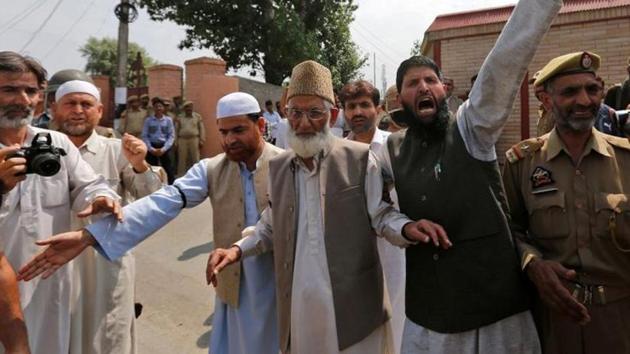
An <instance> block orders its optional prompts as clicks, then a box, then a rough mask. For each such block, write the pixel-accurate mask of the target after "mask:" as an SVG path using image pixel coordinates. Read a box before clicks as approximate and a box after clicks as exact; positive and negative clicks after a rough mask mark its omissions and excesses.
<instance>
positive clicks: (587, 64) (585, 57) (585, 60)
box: [580, 52, 593, 69]
mask: <svg viewBox="0 0 630 354" xmlns="http://www.w3.org/2000/svg"><path fill="white" fill-rule="evenodd" d="M580 66H582V69H590V68H591V66H593V58H591V56H590V55H589V54H588V53H586V52H585V53H583V54H582V58H581V59H580Z"/></svg>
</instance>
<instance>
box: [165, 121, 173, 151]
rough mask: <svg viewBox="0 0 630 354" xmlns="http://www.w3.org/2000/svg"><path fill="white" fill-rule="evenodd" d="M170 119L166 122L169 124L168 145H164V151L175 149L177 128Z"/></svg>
mask: <svg viewBox="0 0 630 354" xmlns="http://www.w3.org/2000/svg"><path fill="white" fill-rule="evenodd" d="M168 118H169V119H168V120H167V121H166V122H167V123H166V124H168V133H167V135H166V143H165V144H164V149H163V150H164V151H167V150H170V149H171V147H173V143H174V142H175V126H174V125H173V120H172V119H171V118H170V117H168Z"/></svg>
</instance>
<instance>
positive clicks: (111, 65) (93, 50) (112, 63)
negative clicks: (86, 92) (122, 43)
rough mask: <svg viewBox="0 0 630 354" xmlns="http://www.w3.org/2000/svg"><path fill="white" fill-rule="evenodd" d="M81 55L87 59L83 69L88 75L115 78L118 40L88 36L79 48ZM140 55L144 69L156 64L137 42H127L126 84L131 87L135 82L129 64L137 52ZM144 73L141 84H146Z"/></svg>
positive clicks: (134, 58) (112, 79)
mask: <svg viewBox="0 0 630 354" xmlns="http://www.w3.org/2000/svg"><path fill="white" fill-rule="evenodd" d="M79 51H80V52H81V56H82V57H84V58H86V59H87V64H86V65H85V71H86V72H87V73H88V74H90V75H108V76H109V78H110V80H111V81H112V83H113V81H114V80H115V79H116V76H117V75H116V73H117V56H118V41H117V40H116V39H114V38H101V39H98V38H95V37H90V38H88V40H87V42H86V43H85V44H84V45H83V46H82V47H81V48H79ZM138 52H139V53H140V54H141V55H142V62H143V63H144V67H145V69H146V68H148V67H150V66H152V65H155V64H157V63H156V61H155V60H153V58H151V57H150V56H149V54H147V51H146V49H144V48H142V47H141V46H140V45H139V44H137V43H133V42H129V46H128V53H129V54H128V55H129V57H128V58H129V60H128V61H127V62H128V64H127V75H128V76H127V79H128V80H127V86H128V87H133V86H134V85H135V82H132V80H130V76H131V74H132V72H131V64H132V63H133V62H134V60H136V56H137V53H138ZM146 80H147V77H146V73H145V75H144V78H143V79H142V85H146Z"/></svg>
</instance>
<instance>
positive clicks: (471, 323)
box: [0, 0, 630, 354]
mask: <svg viewBox="0 0 630 354" xmlns="http://www.w3.org/2000/svg"><path fill="white" fill-rule="evenodd" d="M561 5H562V1H561V0H521V1H520V2H519V3H518V5H517V6H516V8H515V10H514V12H513V14H512V16H511V18H510V20H509V21H508V23H507V24H506V26H505V28H504V29H503V31H502V33H501V35H500V36H499V38H498V40H497V42H496V44H495V46H494V48H493V49H492V50H491V51H490V54H489V55H488V57H487V58H486V59H485V61H484V63H483V65H482V67H481V68H480V70H479V72H478V74H477V75H476V76H475V81H474V84H473V86H472V88H471V90H470V92H469V93H468V95H467V97H466V100H464V101H462V100H460V99H458V98H457V97H455V96H453V87H454V83H453V81H452V80H449V79H447V78H445V77H444V75H443V73H442V71H441V69H440V68H439V67H438V66H437V65H436V63H435V62H434V61H433V60H432V59H430V58H428V57H425V56H413V57H411V58H409V59H407V60H405V61H403V62H402V63H401V64H400V66H399V68H398V70H397V75H396V85H395V86H394V87H392V88H390V89H388V90H387V92H386V93H385V97H384V107H382V105H381V95H380V92H379V91H378V90H377V89H376V88H375V87H374V86H373V85H372V84H370V83H369V82H366V81H363V80H359V81H354V82H350V83H347V84H345V85H344V86H343V87H342V88H341V89H340V90H339V91H337V94H335V91H334V90H333V83H332V75H331V71H330V70H329V68H326V67H325V66H323V65H321V64H319V63H317V62H315V61H311V60H308V61H304V62H302V63H299V64H298V65H296V66H295V67H294V68H293V70H292V74H291V77H290V80H287V82H286V85H285V88H284V92H283V97H282V99H281V101H280V105H279V107H278V106H277V107H276V110H275V111H274V104H273V102H272V101H268V102H266V104H265V109H264V110H262V109H261V107H260V105H259V103H258V101H257V100H256V99H255V98H254V97H253V96H251V95H249V94H246V93H241V92H236V93H231V94H228V95H226V96H224V97H222V98H221V99H220V100H219V101H218V103H217V116H216V119H217V128H218V131H219V138H220V143H221V147H222V149H223V151H224V152H223V153H222V154H219V155H217V156H215V157H213V158H210V159H203V160H201V161H196V160H195V159H194V158H193V159H191V160H190V161H187V162H186V163H185V164H184V165H183V166H185V169H186V171H185V172H184V174H183V175H182V176H181V177H180V178H178V179H176V180H174V181H173V182H172V183H169V184H167V185H162V184H161V181H160V179H159V176H157V174H156V172H155V171H154V170H153V169H152V168H151V166H150V165H149V163H154V164H157V163H160V164H162V166H165V165H168V163H169V160H168V159H169V158H168V157H165V155H167V154H166V152H167V151H168V150H169V148H170V147H171V146H172V145H173V140H174V134H173V130H174V129H175V128H174V124H173V122H172V121H171V120H170V117H171V115H172V113H169V108H168V107H167V105H165V102H164V100H163V99H160V98H154V99H153V101H152V107H149V106H148V97H141V98H136V97H130V102H129V107H128V109H127V112H126V113H125V115H124V119H125V120H124V121H123V125H122V127H123V128H122V129H123V132H125V134H124V135H123V136H122V139H115V138H107V137H103V136H100V135H99V134H97V132H96V128H95V127H96V126H97V124H98V121H99V119H100V116H101V114H102V104H101V103H100V96H99V92H98V90H97V89H96V88H95V87H94V85H93V84H91V83H89V82H87V81H85V80H81V79H75V80H69V81H66V82H64V83H63V84H61V85H60V86H59V87H57V88H56V90H55V94H54V101H52V106H51V107H52V109H51V113H52V115H53V117H54V120H53V121H54V122H55V124H57V130H58V131H49V130H44V129H40V128H36V127H33V126H31V125H30V124H29V123H31V121H32V118H33V110H34V107H35V105H36V104H37V100H38V94H39V91H40V90H42V89H43V87H44V81H45V78H46V72H45V70H44V69H43V68H42V67H41V66H40V65H39V64H38V63H37V62H36V61H34V60H33V59H31V58H28V57H23V56H21V55H19V54H16V53H12V52H0V144H1V148H0V182H1V183H0V187H1V189H2V200H1V206H0V230H2V234H1V236H0V341H1V342H2V344H3V345H4V347H5V350H6V351H7V352H8V353H28V352H29V348H30V352H32V353H64V354H65V353H134V352H135V351H136V348H135V342H134V318H133V316H132V314H133V278H134V274H133V273H134V272H133V265H132V258H131V255H130V251H131V250H132V249H133V248H134V247H135V246H137V245H138V244H139V243H141V242H142V241H143V240H145V239H146V238H148V237H150V236H151V235H153V234H154V233H155V232H156V231H158V230H159V229H160V228H162V227H163V226H165V225H166V224H168V223H169V222H170V221H172V220H173V219H175V218H176V217H177V216H178V215H179V213H181V211H182V210H183V209H184V208H192V207H195V206H197V205H199V204H200V203H202V202H203V201H205V200H206V199H207V198H209V199H210V201H211V203H212V206H213V211H212V212H213V231H214V232H213V237H214V246H215V249H214V250H213V251H212V253H211V254H210V255H209V258H208V264H207V269H206V274H205V276H206V279H207V282H208V284H212V285H213V286H214V287H215V290H216V300H215V308H214V316H213V330H212V335H211V339H210V349H209V350H210V353H221V354H222V353H227V354H238V353H261V354H267V353H273V354H275V353H278V352H281V353H292V354H296V353H297V354H309V353H318V354H319V353H344V354H351V353H361V354H370V353H375V354H390V353H392V354H397V353H405V354H411V353H437V354H441V353H444V354H447V353H471V354H473V353H475V354H477V353H478V354H481V353H497V354H499V353H511V354H516V353H523V354H525V353H541V352H542V353H552V354H553V353H572V354H573V353H576V354H580V353H584V354H590V353H613V354H615V353H619V354H628V353H630V325H629V323H630V322H629V319H630V201H629V200H628V193H625V191H626V187H628V188H630V177H629V176H630V173H628V172H627V171H628V170H629V169H630V141H629V140H628V138H627V136H628V134H630V123H629V122H628V121H627V119H628V115H627V112H625V111H623V110H622V109H624V108H630V107H619V106H612V107H611V106H607V105H605V104H604V98H605V97H606V96H607V95H606V93H605V84H604V82H603V80H602V79H601V78H599V77H598V75H597V70H598V69H599V67H600V66H601V65H602V62H603V60H605V58H600V57H599V56H598V55H597V54H596V53H593V52H589V51H576V52H574V53H567V54H566V55H562V56H560V57H557V58H554V59H552V60H551V61H549V62H548V63H547V64H546V65H545V66H544V67H542V68H540V70H539V71H538V72H537V73H536V75H534V79H533V80H532V82H531V84H532V85H533V88H534V92H535V95H536V97H537V98H538V99H539V100H540V102H541V109H540V122H539V131H541V134H540V136H538V137H536V138H532V139H528V140H525V141H523V142H520V143H518V144H516V145H514V146H513V147H512V148H511V149H509V150H508V151H507V153H506V158H505V163H504V164H503V166H502V168H503V170H502V171H501V167H500V165H499V163H498V160H499V159H498V156H497V153H496V149H495V145H496V143H497V141H498V139H499V137H500V135H501V131H502V129H503V126H504V125H505V123H506V121H507V119H508V117H509V116H510V114H511V111H512V104H513V101H514V99H515V97H516V95H517V94H518V92H519V91H520V87H521V81H522V80H523V77H524V76H525V73H526V71H527V69H528V66H529V64H530V61H531V60H532V57H533V56H534V53H535V52H536V50H537V48H538V45H539V43H540V42H541V41H542V38H543V37H544V35H545V33H546V32H547V31H548V29H549V26H550V25H551V22H552V21H553V20H554V18H555V16H556V15H557V13H558V12H559V10H560V8H561ZM628 70H629V74H630V61H629V63H628ZM625 86H626V83H624V84H623V85H621V86H619V87H618V91H616V93H615V94H614V95H621V93H618V92H625V91H624V90H625ZM626 91H627V90H626ZM629 92H630V91H629ZM608 96H610V95H608ZM615 97H616V96H615ZM618 101H619V102H621V101H622V100H621V99H619V100H618ZM624 102H625V101H624ZM181 104H182V105H181V109H182V110H183V112H184V113H183V114H184V117H186V119H190V121H187V122H186V123H185V124H180V125H181V127H180V128H179V129H180V131H183V132H185V133H184V134H183V136H180V138H179V144H180V146H182V144H184V146H186V148H184V150H186V151H189V152H190V151H191V150H194V148H195V147H197V146H199V144H201V143H203V138H202V136H203V134H201V133H199V134H196V133H194V132H193V130H194V128H193V127H194V126H195V125H197V124H198V121H199V120H201V118H200V117H198V116H195V114H194V112H193V110H192V106H191V105H188V104H187V103H183V102H182V103H181ZM337 105H339V106H340V107H337ZM379 106H381V107H379ZM339 108H341V112H340V109H339ZM149 109H151V113H150V114H149V113H146V112H147V111H148V110H149ZM147 116H148V118H146V117H147ZM180 117H182V115H180ZM340 120H343V122H342V123H339V121H340ZM140 122H142V123H140ZM543 126H544V127H543ZM127 129H129V130H127ZM335 129H337V130H335ZM42 133H44V134H49V136H50V138H49V139H50V140H49V144H50V143H52V144H53V145H54V146H56V147H59V148H63V150H64V153H65V156H61V157H60V165H61V166H60V170H59V172H57V173H56V174H54V175H53V176H49V177H43V176H41V175H38V174H33V173H30V172H32V170H33V166H31V165H32V163H33V161H27V160H28V159H29V158H28V156H26V155H19V156H17V157H16V156H15V153H16V152H17V151H18V150H19V149H20V146H24V145H27V146H28V143H29V142H30V141H31V140H32V141H33V143H32V144H36V141H37V138H38V137H40V136H41V134H42ZM339 136H341V137H339ZM33 139H35V140H33ZM182 139H183V140H182ZM266 140H267V141H266ZM182 141H183V142H182ZM186 144H187V145H186ZM274 144H275V145H276V146H274ZM285 148H286V149H285ZM197 159H198V157H197ZM146 161H148V162H149V163H147V162H146ZM180 162H181V161H180ZM189 162H190V163H192V164H193V165H192V167H190V168H188V166H187V165H186V164H188V163H189ZM626 164H628V165H627V166H626ZM25 172H27V173H26V174H24V173H25ZM121 205H126V206H125V207H124V208H122V209H121ZM97 213H104V214H105V215H101V216H100V217H96V216H95V215H96V214H97ZM91 215H94V216H93V217H90V216H91ZM86 217H88V219H86ZM73 230H74V231H73ZM51 235H54V236H52V237H49V236H51ZM36 245H38V246H45V248H43V249H40V248H38V247H37V246H36ZM13 269H17V270H18V272H17V276H16V275H15V273H14V271H13ZM40 275H41V276H40ZM16 278H17V279H19V280H22V282H19V291H18V283H16Z"/></svg>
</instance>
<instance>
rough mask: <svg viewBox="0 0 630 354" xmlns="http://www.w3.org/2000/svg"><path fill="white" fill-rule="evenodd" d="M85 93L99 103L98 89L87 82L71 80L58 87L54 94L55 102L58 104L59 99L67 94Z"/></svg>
mask: <svg viewBox="0 0 630 354" xmlns="http://www.w3.org/2000/svg"><path fill="white" fill-rule="evenodd" d="M77 92H78V93H87V94H88V95H92V96H94V98H96V101H97V102H100V101H101V94H100V93H99V92H98V88H96V86H94V85H93V84H91V83H89V82H87V81H81V80H71V81H66V82H64V83H63V85H61V86H59V88H58V89H57V92H56V93H55V102H59V101H60V100H61V98H62V97H63V96H65V95H67V94H69V93H77Z"/></svg>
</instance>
